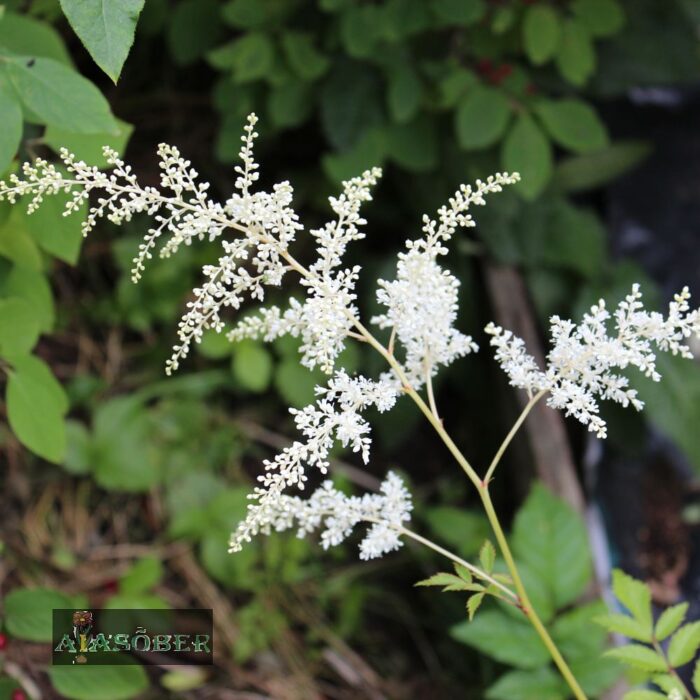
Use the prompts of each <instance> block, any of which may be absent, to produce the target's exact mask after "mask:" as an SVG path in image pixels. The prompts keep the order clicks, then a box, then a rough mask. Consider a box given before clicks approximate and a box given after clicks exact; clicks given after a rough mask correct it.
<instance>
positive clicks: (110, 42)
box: [61, 0, 145, 83]
mask: <svg viewBox="0 0 700 700" xmlns="http://www.w3.org/2000/svg"><path fill="white" fill-rule="evenodd" d="M144 1H145V0H61V8H62V9H63V13H64V14H65V15H66V17H67V18H68V22H69V23H70V25H71V27H73V30H74V31H75V33H76V34H77V35H78V37H79V38H80V41H82V42H83V46H85V48H86V49H87V50H88V52H89V53H90V55H91V56H92V58H93V60H94V61H95V63H97V65H98V66H99V67H100V68H102V70H103V71H104V72H105V73H107V75H108V76H109V77H110V78H111V79H112V80H113V81H114V82H115V83H116V82H117V79H118V78H119V74H120V73H121V72H122V66H123V65H124V61H126V57H127V56H128V55H129V50H130V49H131V45H132V44H133V43H134V32H135V31H136V22H137V21H138V18H139V14H140V13H141V10H142V9H143V4H144Z"/></svg>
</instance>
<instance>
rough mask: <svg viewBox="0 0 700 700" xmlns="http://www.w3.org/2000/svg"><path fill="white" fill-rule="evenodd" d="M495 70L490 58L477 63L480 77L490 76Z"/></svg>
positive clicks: (481, 59)
mask: <svg viewBox="0 0 700 700" xmlns="http://www.w3.org/2000/svg"><path fill="white" fill-rule="evenodd" d="M492 69H493V63H492V62H491V59H490V58H480V59H479V60H478V61H477V62H476V72H477V73H479V75H488V74H489V73H490V72H491V70H492Z"/></svg>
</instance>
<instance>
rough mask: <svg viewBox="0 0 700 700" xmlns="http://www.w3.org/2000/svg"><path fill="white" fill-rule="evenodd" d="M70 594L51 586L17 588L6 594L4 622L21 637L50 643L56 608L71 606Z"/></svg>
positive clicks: (13, 633)
mask: <svg viewBox="0 0 700 700" xmlns="http://www.w3.org/2000/svg"><path fill="white" fill-rule="evenodd" d="M72 604H73V601H72V599H71V598H69V597H68V596H66V595H64V594H63V593H59V592H58V591H54V590H51V589H49V588H16V589H15V590H13V591H10V592H9V593H8V594H7V596H5V600H4V607H5V625H6V627H7V631H8V632H9V633H10V634H11V635H12V636H13V637H17V638H18V639H26V640H27V641H30V642H50V641H51V625H52V616H53V609H54V608H69V607H71V606H72Z"/></svg>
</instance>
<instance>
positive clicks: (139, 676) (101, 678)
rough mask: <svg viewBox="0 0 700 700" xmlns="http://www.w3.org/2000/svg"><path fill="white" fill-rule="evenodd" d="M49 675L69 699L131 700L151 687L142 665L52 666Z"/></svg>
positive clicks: (62, 694) (57, 689)
mask: <svg viewBox="0 0 700 700" xmlns="http://www.w3.org/2000/svg"><path fill="white" fill-rule="evenodd" d="M48 672H49V678H50V679H51V683H52V684H53V687H54V688H55V689H56V691H58V692H59V693H60V694H61V697H63V698H68V700H128V699H129V698H134V697H136V696H138V695H140V694H141V693H143V692H144V691H145V690H146V689H147V688H148V686H149V680H148V676H147V675H146V671H145V670H144V669H143V666H89V665H85V666H50V667H49V669H48Z"/></svg>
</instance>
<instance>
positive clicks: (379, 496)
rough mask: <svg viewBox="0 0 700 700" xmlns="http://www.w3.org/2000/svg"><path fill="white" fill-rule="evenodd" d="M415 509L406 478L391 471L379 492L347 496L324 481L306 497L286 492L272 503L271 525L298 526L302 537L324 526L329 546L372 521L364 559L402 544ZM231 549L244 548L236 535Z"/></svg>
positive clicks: (281, 527)
mask: <svg viewBox="0 0 700 700" xmlns="http://www.w3.org/2000/svg"><path fill="white" fill-rule="evenodd" d="M412 508H413V506H412V504H411V496H410V494H409V492H408V491H407V489H406V487H405V486H404V484H403V481H402V480H401V478H400V477H399V476H397V475H396V474H394V473H393V472H389V474H388V475H387V478H386V479H385V480H384V482H383V483H382V485H381V488H380V492H379V493H376V494H365V495H363V496H361V497H359V496H346V495H345V494H343V493H341V492H340V491H338V490H337V489H336V488H334V486H333V483H332V482H331V481H324V482H323V484H322V485H321V486H320V487H319V488H318V489H317V490H316V491H315V492H314V493H313V494H312V495H311V497H310V498H308V499H306V500H305V499H301V498H298V497H297V496H287V495H282V496H280V497H279V498H277V499H276V500H275V501H274V503H272V504H271V506H270V510H269V518H270V521H269V525H270V527H271V528H273V529H274V530H276V531H277V532H283V531H285V530H290V529H292V528H297V536H298V537H305V536H306V535H308V534H310V533H313V532H314V531H316V530H318V529H319V528H322V529H323V531H322V532H321V545H322V546H323V548H324V549H328V548H329V547H334V546H337V545H339V544H340V543H341V542H343V541H344V540H345V539H347V538H348V537H349V536H350V534H351V533H352V530H353V528H354V527H355V525H357V524H358V523H361V522H366V523H370V524H371V527H370V528H369V530H368V531H367V534H366V535H365V537H364V539H363V540H362V542H361V543H360V559H375V558H376V557H380V556H382V555H383V554H386V553H387V552H391V551H393V550H395V549H398V548H399V547H400V546H401V544H402V543H401V540H400V534H401V528H402V527H403V525H404V523H406V522H408V521H409V520H410V519H411V510H412ZM231 548H232V551H236V550H237V549H239V548H240V545H239V543H238V542H237V540H236V538H235V536H234V539H233V540H232V543H231Z"/></svg>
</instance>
